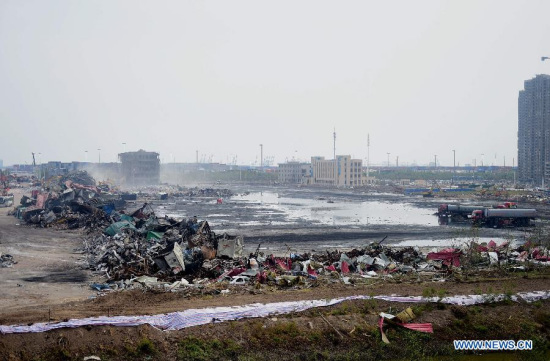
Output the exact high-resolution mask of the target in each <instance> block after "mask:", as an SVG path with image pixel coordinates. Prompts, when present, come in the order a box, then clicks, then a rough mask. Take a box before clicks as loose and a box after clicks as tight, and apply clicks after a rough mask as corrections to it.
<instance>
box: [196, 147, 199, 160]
mask: <svg viewBox="0 0 550 361" xmlns="http://www.w3.org/2000/svg"><path fill="white" fill-rule="evenodd" d="M198 162H199V150H198V149H197V160H196V163H198Z"/></svg>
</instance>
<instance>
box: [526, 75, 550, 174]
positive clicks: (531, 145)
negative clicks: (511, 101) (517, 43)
mask: <svg viewBox="0 0 550 361" xmlns="http://www.w3.org/2000/svg"><path fill="white" fill-rule="evenodd" d="M524 87H525V89H524V90H520V92H519V96H518V173H519V174H518V175H519V180H520V181H521V182H526V183H533V184H543V183H546V184H548V180H549V178H548V177H549V176H550V173H549V172H548V171H547V164H548V163H550V75H537V76H536V77H534V78H533V79H530V80H526V81H525V83H524Z"/></svg>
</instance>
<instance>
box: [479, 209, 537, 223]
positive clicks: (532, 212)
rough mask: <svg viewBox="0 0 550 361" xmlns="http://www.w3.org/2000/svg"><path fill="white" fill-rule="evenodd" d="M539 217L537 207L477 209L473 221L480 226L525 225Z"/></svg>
mask: <svg viewBox="0 0 550 361" xmlns="http://www.w3.org/2000/svg"><path fill="white" fill-rule="evenodd" d="M536 217H537V210H536V209H518V208H508V209H506V208H504V209H493V208H485V209H477V210H475V211H473V212H472V216H471V218H472V222H473V224H474V225H478V226H488V227H496V228H499V227H524V226H529V225H530V224H531V220H534V219H535V218H536Z"/></svg>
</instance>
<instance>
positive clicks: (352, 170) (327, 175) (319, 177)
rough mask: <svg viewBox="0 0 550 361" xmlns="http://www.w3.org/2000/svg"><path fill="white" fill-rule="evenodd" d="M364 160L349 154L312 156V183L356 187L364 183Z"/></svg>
mask: <svg viewBox="0 0 550 361" xmlns="http://www.w3.org/2000/svg"><path fill="white" fill-rule="evenodd" d="M362 173H363V172H362V161H361V160H360V159H351V156H349V155H337V156H336V159H325V158H324V157H311V174H310V176H311V178H312V179H311V183H312V184H324V185H332V186H337V187H356V186H361V185H362V184H363V180H362Z"/></svg>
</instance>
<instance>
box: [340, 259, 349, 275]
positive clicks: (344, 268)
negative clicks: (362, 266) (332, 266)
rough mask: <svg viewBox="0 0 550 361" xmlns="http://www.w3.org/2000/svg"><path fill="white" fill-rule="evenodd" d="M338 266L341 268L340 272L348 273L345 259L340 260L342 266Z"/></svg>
mask: <svg viewBox="0 0 550 361" xmlns="http://www.w3.org/2000/svg"><path fill="white" fill-rule="evenodd" d="M340 268H341V269H342V273H344V274H346V273H349V266H348V264H347V262H346V261H342V266H341V267H340Z"/></svg>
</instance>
